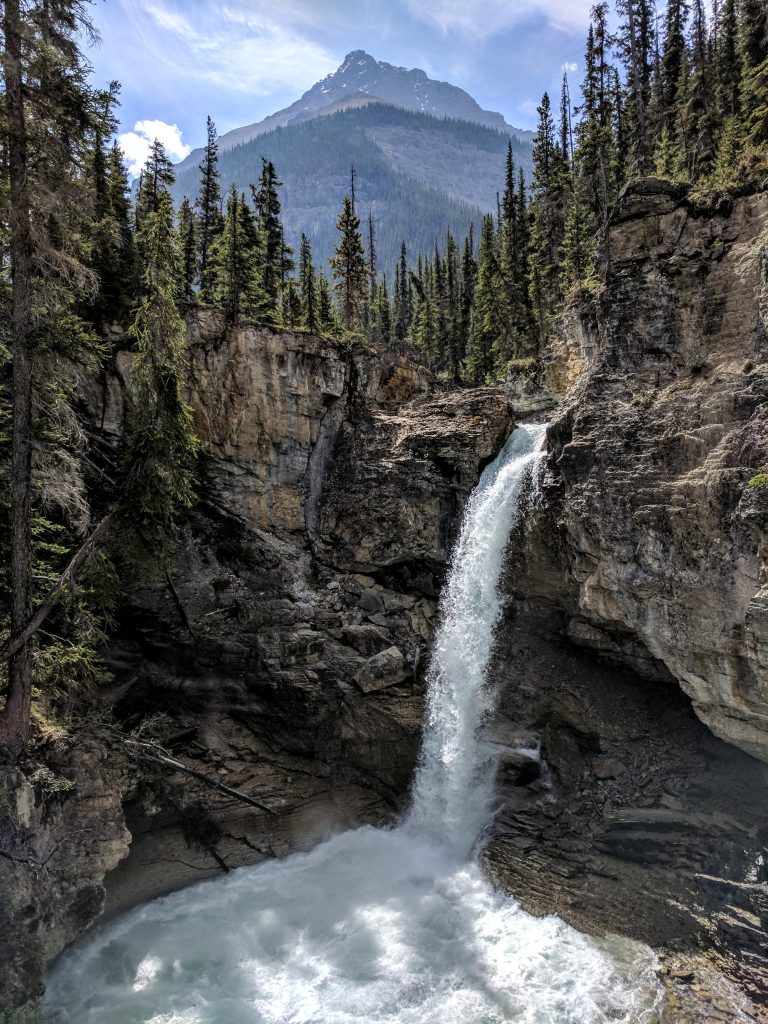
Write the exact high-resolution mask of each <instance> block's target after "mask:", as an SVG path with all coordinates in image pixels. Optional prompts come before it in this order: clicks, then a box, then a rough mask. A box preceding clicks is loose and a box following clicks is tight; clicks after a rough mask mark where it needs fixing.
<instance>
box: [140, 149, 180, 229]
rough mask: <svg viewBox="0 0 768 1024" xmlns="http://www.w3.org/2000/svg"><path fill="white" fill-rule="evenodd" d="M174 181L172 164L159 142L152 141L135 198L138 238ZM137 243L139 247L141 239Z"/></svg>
mask: <svg viewBox="0 0 768 1024" xmlns="http://www.w3.org/2000/svg"><path fill="white" fill-rule="evenodd" d="M174 180H175V175H174V172H173V164H172V163H171V161H170V160H169V159H168V155H167V153H166V152H165V149H164V148H163V144H162V143H161V142H160V140H159V139H154V140H153V141H152V143H151V145H150V147H149V155H148V157H147V160H146V163H145V164H144V169H143V170H142V172H141V178H140V179H139V189H138V194H137V197H136V225H137V229H138V234H139V236H141V231H142V229H143V227H144V222H145V220H146V218H147V217H149V215H150V214H153V213H157V211H158V209H159V206H160V198H161V196H162V195H163V193H164V192H165V191H166V189H168V187H169V186H170V185H172V184H173V183H174ZM138 241H139V245H141V237H139V239H138Z"/></svg>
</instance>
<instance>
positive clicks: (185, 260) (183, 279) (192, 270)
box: [178, 196, 198, 302]
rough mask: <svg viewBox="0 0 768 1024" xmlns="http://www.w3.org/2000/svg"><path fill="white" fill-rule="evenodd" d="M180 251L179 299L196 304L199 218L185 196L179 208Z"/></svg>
mask: <svg viewBox="0 0 768 1024" xmlns="http://www.w3.org/2000/svg"><path fill="white" fill-rule="evenodd" d="M178 221H179V249H180V277H179V298H180V299H181V301H182V302H194V299H195V283H196V281H197V253H198V240H197V230H198V226H197V218H196V217H195V211H194V210H193V209H192V204H191V203H190V201H189V200H188V199H187V197H186V196H184V199H183V200H182V202H181V206H180V207H179V218H178Z"/></svg>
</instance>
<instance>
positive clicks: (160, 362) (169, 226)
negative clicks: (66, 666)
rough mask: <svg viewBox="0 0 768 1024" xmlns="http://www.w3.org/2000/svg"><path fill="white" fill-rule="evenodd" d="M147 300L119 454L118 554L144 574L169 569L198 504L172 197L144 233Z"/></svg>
mask: <svg viewBox="0 0 768 1024" xmlns="http://www.w3.org/2000/svg"><path fill="white" fill-rule="evenodd" d="M142 251H143V252H144V253H145V254H146V260H147V262H146V266H145V269H144V280H143V286H144V297H143V299H142V302H141V305H140V306H139V308H138V310H137V312H136V316H135V318H134V321H133V325H132V328H131V330H132V334H133V336H134V338H135V339H136V345H137V352H136V359H135V361H134V365H133V395H132V406H131V409H130V412H129V415H128V420H127V426H126V435H125V439H124V443H123V451H122V454H121V468H122V477H123V478H122V483H121V490H120V501H119V506H118V523H119V531H118V532H119V537H120V552H121V555H122V557H123V559H124V560H126V561H127V562H128V563H129V564H132V565H133V566H135V567H138V568H139V569H140V571H142V572H149V573H151V572H158V571H159V570H161V569H163V568H165V566H166V565H167V562H168V559H169V557H170V554H171V552H172V550H173V546H174V540H175V534H176V531H177V529H178V526H179V523H180V521H181V518H182V516H183V514H184V512H185V511H186V510H187V509H188V508H190V507H191V505H192V503H193V500H194V472H193V467H194V461H195V456H196V452H197V442H196V440H195V438H194V435H193V433H192V414H191V410H190V409H189V407H188V406H187V405H186V403H185V402H184V399H183V397H182V395H183V388H184V374H185V372H186V365H187V349H186V329H185V326H184V321H183V320H182V319H181V317H180V316H179V313H178V311H177V309H176V303H175V293H176V285H177V279H178V261H179V253H178V245H177V239H176V235H175V232H174V229H173V208H172V205H171V197H170V194H169V193H168V192H167V191H165V190H164V191H162V192H161V193H160V195H159V196H158V201H157V209H156V211H155V212H152V213H149V214H148V215H147V217H146V219H145V221H144V225H143V227H142Z"/></svg>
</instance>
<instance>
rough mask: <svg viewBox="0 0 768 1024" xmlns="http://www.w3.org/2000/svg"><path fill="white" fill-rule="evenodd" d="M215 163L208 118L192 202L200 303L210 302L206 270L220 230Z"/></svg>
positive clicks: (215, 145)
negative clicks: (197, 227)
mask: <svg viewBox="0 0 768 1024" xmlns="http://www.w3.org/2000/svg"><path fill="white" fill-rule="evenodd" d="M218 160H219V146H218V142H217V136H216V125H215V124H214V123H213V121H212V120H211V118H210V116H209V117H208V121H207V135H206V144H205V151H204V153H203V159H202V162H201V164H200V167H199V170H200V190H199V192H198V195H197V199H196V201H195V207H196V210H197V215H198V223H199V229H198V232H197V236H198V260H199V264H198V267H199V269H198V273H199V279H200V299H201V301H202V302H211V301H212V300H213V275H212V272H211V270H210V267H209V260H210V252H211V247H212V246H213V243H214V241H215V240H216V238H217V237H218V235H219V234H220V233H221V231H222V228H223V218H222V213H221V186H220V184H219V170H218Z"/></svg>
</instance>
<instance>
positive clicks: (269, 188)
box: [233, 157, 293, 326]
mask: <svg viewBox="0 0 768 1024" xmlns="http://www.w3.org/2000/svg"><path fill="white" fill-rule="evenodd" d="M281 186H282V182H281V181H280V180H279V179H278V177H277V172H276V171H275V165H274V164H273V163H272V161H271V160H267V159H266V158H265V157H262V159H261V177H260V178H259V184H258V186H256V185H251V194H252V196H253V205H254V207H255V209H256V218H257V222H258V230H259V239H260V252H259V264H258V273H259V276H260V287H261V291H262V293H263V296H262V302H261V310H260V319H262V320H263V321H265V322H266V323H268V324H272V325H273V326H277V325H278V324H279V323H280V305H281V293H282V288H283V285H284V283H285V280H286V278H287V276H288V274H289V273H290V272H291V270H292V269H293V261H292V259H291V255H292V253H293V250H292V249H291V248H290V247H289V246H288V245H287V244H286V241H285V233H284V230H283V222H282V220H281V219H280V212H281V205H280V193H279V190H280V187H281ZM233 187H234V185H233Z"/></svg>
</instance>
